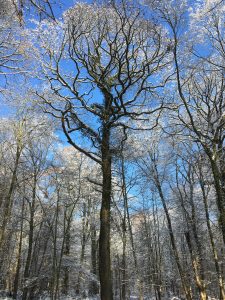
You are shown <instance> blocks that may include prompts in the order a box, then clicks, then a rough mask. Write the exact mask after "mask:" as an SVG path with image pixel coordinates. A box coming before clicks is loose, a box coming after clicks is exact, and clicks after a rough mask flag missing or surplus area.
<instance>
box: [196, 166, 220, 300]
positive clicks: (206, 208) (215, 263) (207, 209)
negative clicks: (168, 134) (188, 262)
mask: <svg viewBox="0 0 225 300" xmlns="http://www.w3.org/2000/svg"><path fill="white" fill-rule="evenodd" d="M199 174H200V186H201V190H202V196H203V203H204V208H205V217H206V224H207V228H208V233H209V240H210V244H211V248H212V253H213V258H214V265H215V269H216V274H217V280H218V284H219V288H220V300H225V290H224V280H223V276H222V272H221V268H220V265H219V260H218V252H217V249H216V245H215V242H214V236H213V232H212V229H211V224H210V218H209V208H208V199H207V194H206V191H205V186H204V178H203V174H202V170H201V169H200V167H199Z"/></svg>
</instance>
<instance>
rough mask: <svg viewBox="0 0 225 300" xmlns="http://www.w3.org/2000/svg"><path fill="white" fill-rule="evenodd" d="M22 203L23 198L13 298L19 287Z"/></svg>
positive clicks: (15, 296)
mask: <svg viewBox="0 0 225 300" xmlns="http://www.w3.org/2000/svg"><path fill="white" fill-rule="evenodd" d="M24 204H25V200H24V198H23V203H22V213H21V225H20V239H19V249H18V256H17V265H16V274H15V278H14V286H13V299H16V298H17V293H18V287H19V278H20V267H21V252H22V241H23V215H24V206H25V205H24Z"/></svg>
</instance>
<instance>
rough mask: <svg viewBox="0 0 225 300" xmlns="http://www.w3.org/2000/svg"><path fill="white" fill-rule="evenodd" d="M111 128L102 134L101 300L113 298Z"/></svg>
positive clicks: (105, 129) (104, 129)
mask: <svg viewBox="0 0 225 300" xmlns="http://www.w3.org/2000/svg"><path fill="white" fill-rule="evenodd" d="M109 138H110V130H109V128H108V127H107V126H106V125H105V126H104V128H103V135H102V149H101V150H102V151H101V152H102V177H103V178H102V180H103V185H102V205H101V212H100V236H99V277H100V284H101V300H112V299H113V294H112V275H111V259H110V202H111V181H112V173H111V164H112V160H111V153H110V149H109Z"/></svg>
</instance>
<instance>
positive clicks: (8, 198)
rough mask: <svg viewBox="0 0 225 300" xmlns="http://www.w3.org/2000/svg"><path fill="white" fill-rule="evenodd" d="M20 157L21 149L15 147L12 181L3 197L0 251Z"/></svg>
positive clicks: (9, 214)
mask: <svg viewBox="0 0 225 300" xmlns="http://www.w3.org/2000/svg"><path fill="white" fill-rule="evenodd" d="M20 155H21V149H20V147H19V146H17V149H16V161H15V165H14V169H13V174H12V179H11V182H10V186H9V191H8V193H7V195H6V197H5V206H4V212H3V222H2V226H1V229H0V250H1V249H2V247H3V245H4V239H5V231H6V226H7V223H8V221H9V218H10V216H11V210H12V206H13V197H12V196H13V192H14V188H15V184H16V174H17V169H18V166H19V160H20Z"/></svg>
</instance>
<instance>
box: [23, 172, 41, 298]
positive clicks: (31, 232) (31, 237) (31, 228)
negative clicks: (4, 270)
mask: <svg viewBox="0 0 225 300" xmlns="http://www.w3.org/2000/svg"><path fill="white" fill-rule="evenodd" d="M36 185H37V176H36V174H34V182H33V192H32V202H31V203H29V205H30V221H29V238H28V253H27V259H26V264H25V269H24V280H25V282H26V279H28V278H29V275H30V267H31V260H32V251H33V240H34V212H35V204H36ZM28 291H29V288H28V287H25V288H24V289H23V295H22V300H26V299H27V294H28Z"/></svg>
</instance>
